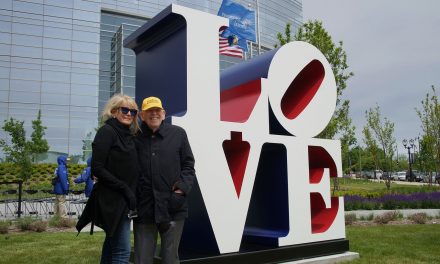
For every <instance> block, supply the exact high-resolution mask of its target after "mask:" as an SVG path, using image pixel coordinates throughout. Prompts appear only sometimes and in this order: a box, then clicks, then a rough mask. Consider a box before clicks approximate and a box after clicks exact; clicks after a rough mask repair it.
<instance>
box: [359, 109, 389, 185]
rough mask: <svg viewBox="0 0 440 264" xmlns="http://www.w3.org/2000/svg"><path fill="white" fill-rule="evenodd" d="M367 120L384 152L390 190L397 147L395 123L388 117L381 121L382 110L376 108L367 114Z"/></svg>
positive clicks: (384, 163)
mask: <svg viewBox="0 0 440 264" xmlns="http://www.w3.org/2000/svg"><path fill="white" fill-rule="evenodd" d="M365 117H366V119H367V125H368V127H369V128H371V130H372V131H373V133H374V136H375V137H376V139H377V141H378V142H379V143H380V145H381V146H382V151H383V158H384V160H383V168H384V171H386V172H387V174H386V176H387V177H385V184H386V186H387V188H388V189H390V187H391V177H390V176H391V175H389V174H390V173H391V171H392V162H393V154H394V147H395V145H396V139H395V138H394V136H393V134H394V123H392V122H391V121H390V120H388V119H387V118H386V117H385V118H384V120H383V121H382V120H381V116H380V108H379V106H376V108H374V109H371V108H370V109H369V110H367V111H366V112H365Z"/></svg>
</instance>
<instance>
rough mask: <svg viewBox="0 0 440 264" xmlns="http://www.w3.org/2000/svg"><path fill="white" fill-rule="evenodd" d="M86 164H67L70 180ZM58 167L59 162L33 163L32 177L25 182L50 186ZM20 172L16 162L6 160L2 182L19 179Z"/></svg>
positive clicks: (0, 167)
mask: <svg viewBox="0 0 440 264" xmlns="http://www.w3.org/2000/svg"><path fill="white" fill-rule="evenodd" d="M85 166H86V165H83V164H69V165H67V169H68V172H69V180H70V182H72V181H73V179H74V178H76V177H77V176H78V175H79V174H81V173H82V171H83V170H84V168H85ZM56 167H57V164H46V163H42V164H33V165H32V174H31V177H30V178H29V180H27V181H26V182H25V183H24V184H25V185H27V186H28V187H38V186H50V181H51V179H52V177H53V174H54V171H55V169H56ZM18 172H19V168H18V166H16V165H15V164H13V163H6V162H2V163H0V183H1V182H11V181H18V180H19V179H20V178H19V177H18Z"/></svg>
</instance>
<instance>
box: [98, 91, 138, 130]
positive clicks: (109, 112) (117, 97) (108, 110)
mask: <svg viewBox="0 0 440 264" xmlns="http://www.w3.org/2000/svg"><path fill="white" fill-rule="evenodd" d="M123 104H128V105H129V106H130V108H133V109H136V110H138V113H137V114H136V116H134V117H133V122H132V123H131V125H130V130H131V132H132V134H136V133H137V132H138V131H139V124H138V120H137V117H138V115H139V108H138V106H137V104H136V102H135V101H134V100H133V98H131V97H130V96H128V95H123V94H114V95H113V96H112V97H111V98H110V99H109V100H108V101H107V103H106V104H105V107H104V110H102V117H101V120H102V123H104V122H105V121H107V120H108V119H110V118H113V113H114V112H115V110H117V109H118V108H119V107H121V106H122V105H123Z"/></svg>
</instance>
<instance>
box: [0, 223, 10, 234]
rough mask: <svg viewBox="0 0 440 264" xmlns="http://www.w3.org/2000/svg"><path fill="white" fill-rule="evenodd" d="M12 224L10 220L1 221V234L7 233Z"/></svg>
mask: <svg viewBox="0 0 440 264" xmlns="http://www.w3.org/2000/svg"><path fill="white" fill-rule="evenodd" d="M10 226H11V222H10V221H0V234H7V233H8V232H9V227H10Z"/></svg>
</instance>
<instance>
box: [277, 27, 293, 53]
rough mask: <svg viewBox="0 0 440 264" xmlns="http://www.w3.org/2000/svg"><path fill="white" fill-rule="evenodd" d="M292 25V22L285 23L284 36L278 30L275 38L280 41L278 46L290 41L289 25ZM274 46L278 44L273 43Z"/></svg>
mask: <svg viewBox="0 0 440 264" xmlns="http://www.w3.org/2000/svg"><path fill="white" fill-rule="evenodd" d="M291 26H292V24H290V23H287V24H286V27H285V28H284V36H283V34H281V33H280V32H278V33H277V39H278V41H279V42H280V46H283V45H285V44H287V43H289V42H291V41H292V37H291V34H290V32H291V31H290V27H291ZM274 47H275V48H278V44H275V45H274Z"/></svg>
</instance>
